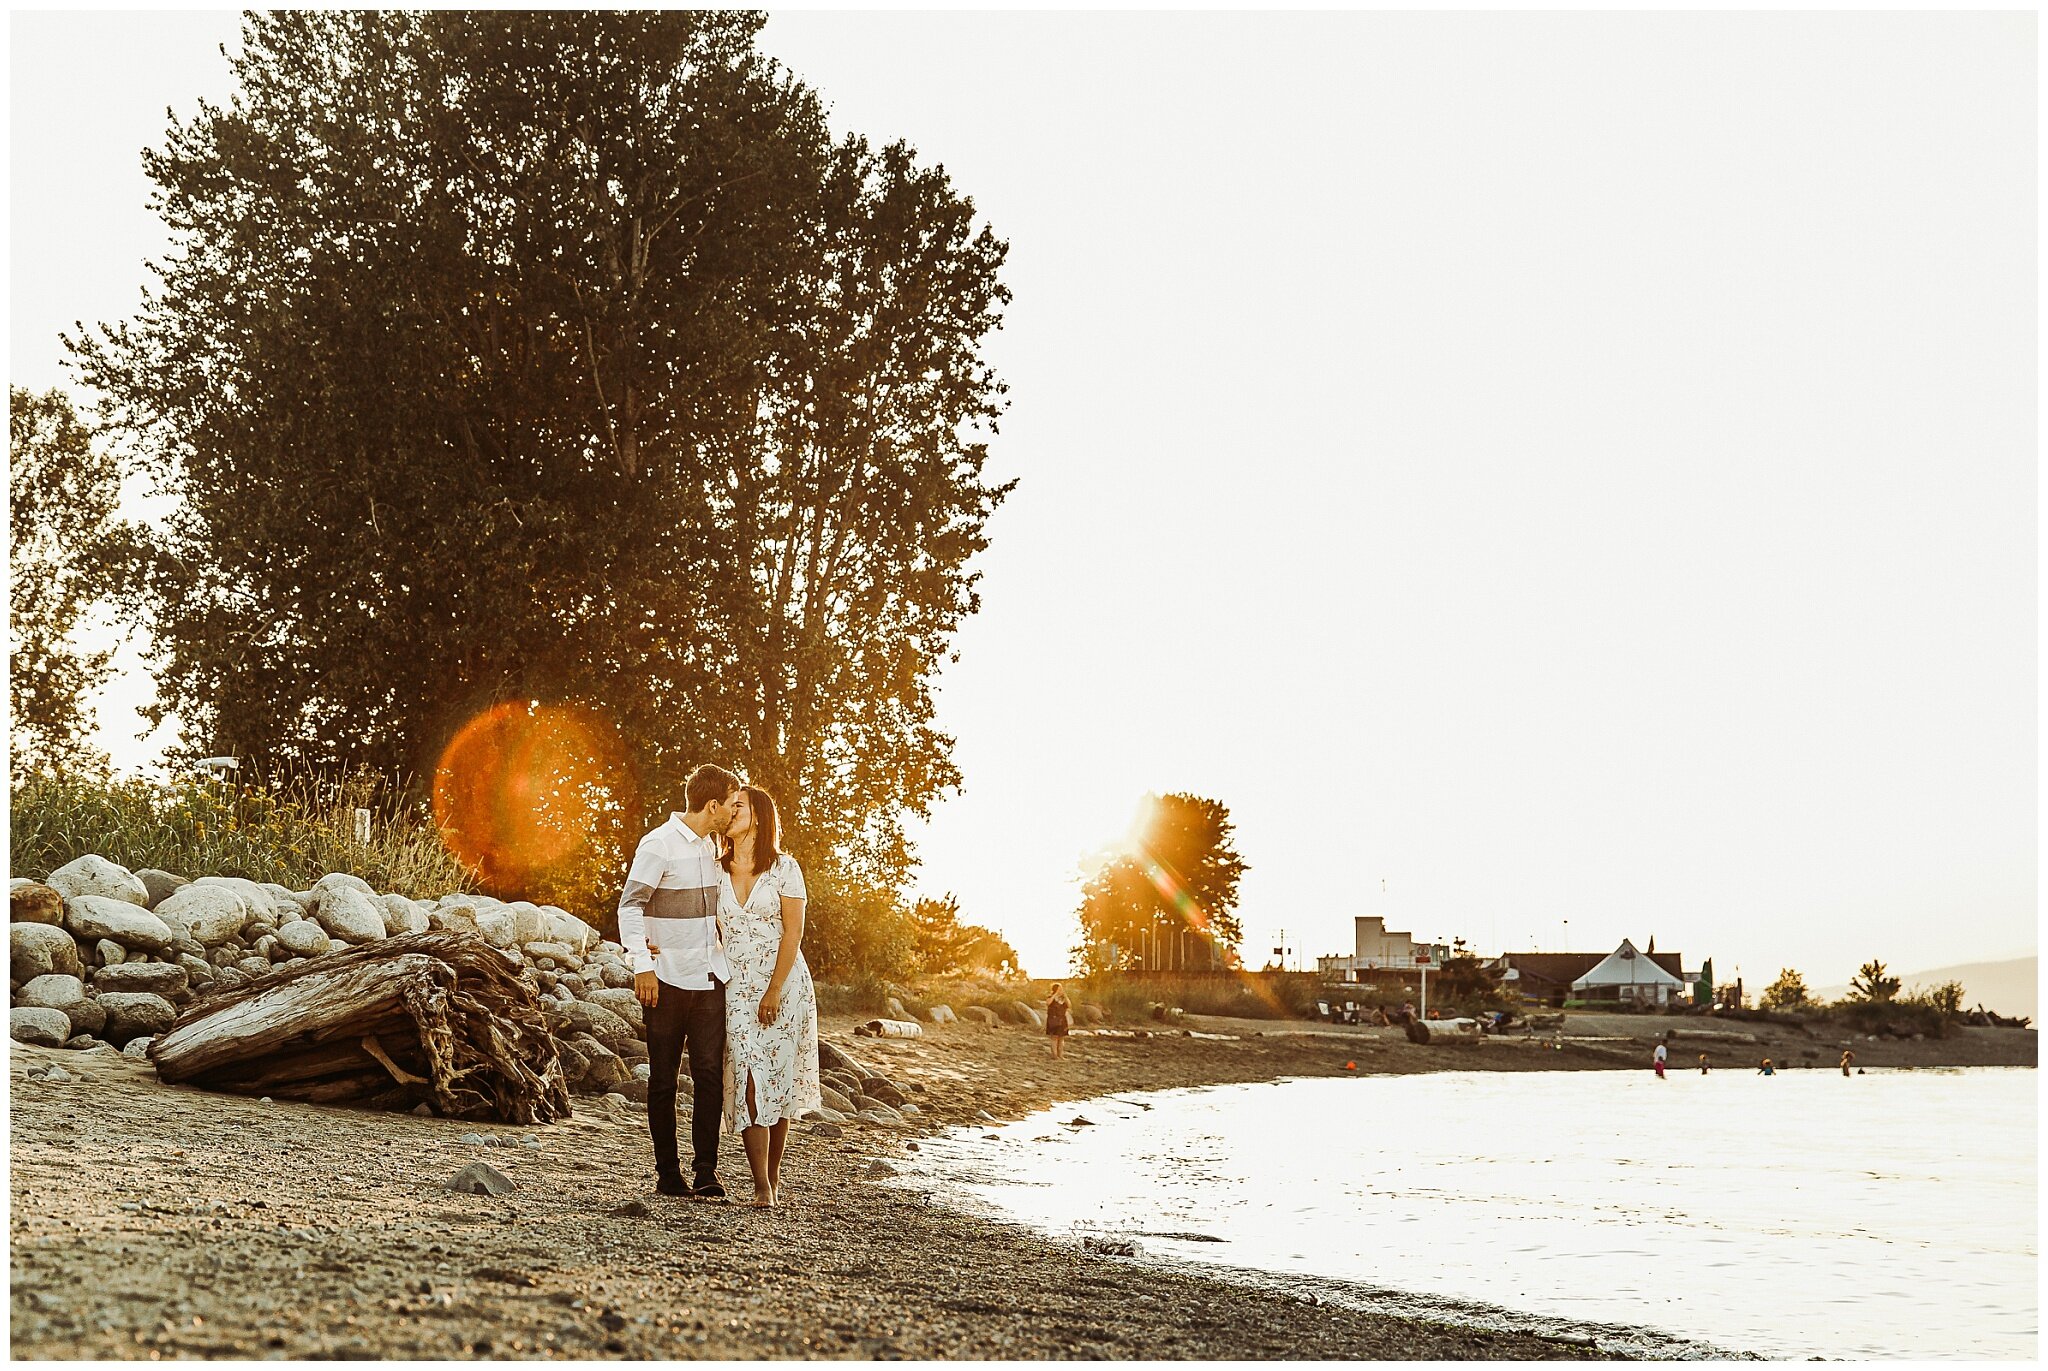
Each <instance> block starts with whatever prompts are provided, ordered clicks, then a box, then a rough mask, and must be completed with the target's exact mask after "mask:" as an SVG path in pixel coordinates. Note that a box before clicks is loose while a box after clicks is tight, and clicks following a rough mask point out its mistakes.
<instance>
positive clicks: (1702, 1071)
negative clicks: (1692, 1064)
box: [1700, 1052, 1707, 1076]
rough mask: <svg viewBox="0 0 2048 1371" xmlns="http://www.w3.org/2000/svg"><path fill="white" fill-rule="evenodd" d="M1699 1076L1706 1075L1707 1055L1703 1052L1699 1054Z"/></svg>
mask: <svg viewBox="0 0 2048 1371" xmlns="http://www.w3.org/2000/svg"><path fill="white" fill-rule="evenodd" d="M1700 1074H1701V1075H1702V1076H1704V1075H1706V1074H1707V1054H1706V1053H1704V1052H1702V1053H1700Z"/></svg>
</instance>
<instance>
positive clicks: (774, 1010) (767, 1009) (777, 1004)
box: [754, 985, 782, 1024]
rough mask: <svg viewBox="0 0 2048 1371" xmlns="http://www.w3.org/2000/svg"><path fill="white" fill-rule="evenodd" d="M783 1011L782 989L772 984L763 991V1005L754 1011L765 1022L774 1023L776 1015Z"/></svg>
mask: <svg viewBox="0 0 2048 1371" xmlns="http://www.w3.org/2000/svg"><path fill="white" fill-rule="evenodd" d="M781 1012H782V991H781V989H780V988H779V987H776V986H772V985H771V986H769V987H768V989H767V990H765V991H764V992H762V995H761V1007H760V1008H759V1009H756V1010H755V1011H754V1017H755V1018H757V1019H759V1020H760V1021H761V1022H762V1023H764V1024H772V1023H774V1022H775V1016H776V1015H778V1014H780V1013H781Z"/></svg>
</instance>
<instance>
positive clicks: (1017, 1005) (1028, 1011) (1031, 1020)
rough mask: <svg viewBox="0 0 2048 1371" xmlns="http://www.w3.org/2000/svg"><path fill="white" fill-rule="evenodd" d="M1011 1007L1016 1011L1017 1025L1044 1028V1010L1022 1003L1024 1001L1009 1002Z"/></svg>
mask: <svg viewBox="0 0 2048 1371" xmlns="http://www.w3.org/2000/svg"><path fill="white" fill-rule="evenodd" d="M1011 1007H1012V1008H1013V1009H1015V1010H1016V1011H1017V1015H1018V1022H1019V1023H1022V1024H1025V1025H1027V1026H1028V1027H1031V1028H1043V1027H1045V1011H1044V1010H1042V1009H1039V1008H1037V1007H1036V1006H1034V1005H1028V1004H1026V1003H1024V1001H1022V1000H1013V1001H1011Z"/></svg>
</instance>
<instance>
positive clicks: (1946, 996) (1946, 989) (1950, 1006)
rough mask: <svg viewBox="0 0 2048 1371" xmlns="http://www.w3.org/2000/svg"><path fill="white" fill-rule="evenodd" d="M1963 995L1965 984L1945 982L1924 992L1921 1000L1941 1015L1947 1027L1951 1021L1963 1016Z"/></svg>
mask: <svg viewBox="0 0 2048 1371" xmlns="http://www.w3.org/2000/svg"><path fill="white" fill-rule="evenodd" d="M1963 995H1964V991H1963V983H1962V982H1961V981H1943V982H1942V983H1941V984H1940V985H1937V986H1933V987H1931V988H1929V989H1928V990H1925V991H1923V992H1922V993H1921V995H1920V999H1921V1001H1922V1002H1923V1003H1925V1004H1926V1005H1928V1006H1929V1007H1930V1008H1932V1009H1933V1010H1934V1011H1935V1012H1936V1013H1937V1014H1939V1015H1941V1018H1942V1023H1943V1024H1944V1025H1946V1024H1948V1023H1949V1022H1950V1021H1952V1020H1954V1019H1957V1018H1960V1017H1961V1016H1962V1012H1963Z"/></svg>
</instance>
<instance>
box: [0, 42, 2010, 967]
mask: <svg viewBox="0 0 2048 1371" xmlns="http://www.w3.org/2000/svg"><path fill="white" fill-rule="evenodd" d="M10 31H11V38H12V53H11V59H10V61H11V72H10V75H11V79H12V92H13V93H12V98H11V106H12V108H11V115H12V127H11V135H10V139H11V154H12V159H11V167H12V170H11V187H10V201H9V203H10V231H11V249H10V255H9V270H10V288H11V294H10V312H9V329H10V370H9V376H10V379H11V380H13V381H14V382H16V383H20V384H26V385H30V386H33V387H37V388H41V387H44V386H48V385H52V384H62V383H64V382H65V380H66V377H65V375H64V373H63V371H62V369H61V367H60V365H59V363H60V357H61V349H60V347H59V345H58V343H57V332H58V330H59V329H60V328H63V327H66V326H68V325H69V323H70V321H72V320H73V319H84V320H88V321H92V320H114V319H119V318H121V317H123V316H124V315H126V314H128V313H131V312H132V311H133V309H134V307H135V304H136V302H137V300H138V298H139V294H140V291H141V290H142V288H143V286H144V284H145V282H146V280H147V276H146V273H145V271H144V269H143V262H144V261H145V260H146V259H147V258H149V257H151V256H154V255H158V254H160V253H161V252H162V251H163V249H164V246H165V244H166V241H167V240H166V238H165V236H164V234H163V231H162V229H161V227H160V226H159V225H158V224H157V223H156V221H155V220H154V219H153V218H152V216H151V215H150V214H149V212H148V210H147V207H146V198H147V193H148V187H147V183H146V181H145V179H144V177H143V176H142V173H141V169H140V163H139V157H138V154H139V152H140V150H141V149H142V148H143V147H144V146H146V145H149V144H151V143H154V142H157V141H160V139H161V136H162V133H163V128H164V123H165V111H166V109H167V108H172V109H176V110H178V111H179V112H180V113H184V112H188V111H189V110H191V108H192V107H193V106H194V104H195V102H196V101H197V100H198V99H199V98H200V97H202V96H203V97H208V98H214V99H220V98H224V97H225V95H226V94H227V93H228V90H229V81H228V74H227V65H226V62H225V60H224V59H223V58H222V57H221V56H220V54H219V52H218V51H217V45H218V44H220V43H222V42H227V43H229V44H230V45H232V44H233V42H234V37H235V33H236V22H235V19H234V17H233V16H232V15H231V14H228V13H218V14H180V13H170V12H161V13H151V14H132V13H124V14H62V15H50V14H16V15H14V16H13V17H12V19H11V21H10ZM762 42H763V47H764V48H765V50H766V51H767V52H769V53H770V54H771V55H773V56H775V57H776V58H778V59H779V60H781V61H783V62H785V63H786V64H787V65H788V66H789V67H791V68H792V69H793V70H794V71H796V72H797V73H798V74H799V75H801V76H802V77H803V78H804V79H805V80H807V81H808V82H810V83H811V84H812V85H813V86H815V87H816V88H817V89H819V90H820V91H821V92H822V93H823V95H824V97H825V99H826V100H827V102H828V104H829V105H830V107H831V109H832V116H833V124H834V127H835V129H838V130H842V131H847V130H851V131H858V132H861V133H863V134H865V135H867V136H868V137H869V138H870V139H872V140H888V139H894V138H899V137H900V138H903V139H905V140H907V141H909V142H910V143H911V144H913V145H914V146H916V147H917V148H918V149H919V150H920V152H921V154H922V155H923V157H924V158H926V159H927V160H929V161H935V162H939V163H942V164H943V165H944V166H945V167H946V169H947V170H948V172H949V173H950V174H951V175H952V177H953V178H954V181H955V183H956V184H957V185H958V186H959V187H960V188H961V189H962V190H963V191H965V192H966V193H967V194H969V195H971V196H972V197H973V199H974V201H975V204H976V206H977V208H978V210H979V212H980V213H981V214H982V215H983V216H984V217H985V219H986V221H987V222H989V223H990V224H992V225H993V226H994V227H995V229H996V231H997V232H998V233H999V234H1001V235H1002V236H1004V237H1005V238H1007V239H1008V241H1009V243H1010V246H1011V255H1010V259H1009V266H1008V269H1007V272H1006V279H1007V280H1008V282H1009V284H1010V286H1011V287H1012V289H1013V290H1014V292H1015V295H1016V299H1015V303H1014V305H1013V306H1012V308H1011V311H1010V314H1009V317H1008V320H1007V322H1006V325H1005V327H1004V329H1003V330H1002V331H1001V332H1000V333H998V334H996V335H995V336H994V337H993V338H992V339H991V340H990V342H989V346H988V355H989V357H990V358H991V360H992V361H993V362H994V364H995V365H996V366H997V367H998V369H999V370H1000V371H1001V373H1002V375H1003V377H1004V379H1005V380H1006V381H1007V382H1008V383H1009V385H1010V387H1011V391H1012V400H1013V408H1012V410H1011V412H1010V414H1009V415H1008V416H1007V417H1006V419H1005V421H1004V423H1003V430H1002V435H1001V437H1000V438H999V439H998V440H997V441H996V444H995V446H994V451H993V466H994V475H996V476H997V477H998V478H1006V477H1011V476H1014V477H1016V478H1018V481H1019V484H1018V487H1017V489H1016V491H1015V493H1014V494H1013V495H1012V496H1011V497H1010V498H1009V500H1008V501H1007V502H1006V503H1005V504H1004V505H1003V507H1002V508H1001V509H1000V510H999V511H998V512H997V514H996V515H995V517H994V519H993V520H992V522H991V524H990V527H989V535H990V539H991V545H990V547H989V549H988V551H987V552H986V553H985V554H984V555H983V556H982V558H981V559H980V561H979V562H978V568H979V570H980V571H981V573H982V576H983V579H982V581H981V585H980V591H981V595H982V609H981V612H980V613H979V614H978V615H976V616H975V617H974V618H973V619H971V620H970V621H969V622H968V623H967V624H966V625H965V627H964V628H963V629H962V631H961V632H960V634H959V636H958V639H957V647H958V651H959V660H958V661H957V662H955V663H953V664H951V665H949V666H947V667H946V669H945V671H944V674H943V675H942V676H941V678H940V682H939V687H938V714H939V723H940V724H941V726H942V727H944V728H945V729H947V730H948V731H949V732H950V733H952V734H953V735H954V736H955V738H956V739H957V749H956V758H957V760H958V762H959V764H960V766H961V768H962V771H963V772H964V775H965V778H966V779H965V784H964V786H963V788H962V790H961V791H960V793H959V794H957V795H955V796H952V797H949V798H947V799H946V800H945V801H943V802H942V803H941V804H940V806H939V807H938V808H937V810H936V811H935V814H934V817H933V819H932V820H931V822H930V823H929V824H928V825H920V826H919V829H918V835H917V836H918V842H919V849H920V852H921V853H922V855H923V859H924V865H923V870H922V873H921V876H920V882H919V886H920V889H921V890H922V891H923V892H925V893H938V892H942V891H951V892H954V893H956V894H957V895H958V896H959V897H960V899H961V902H962V904H963V907H964V910H965V913H966V916H967V917H968V918H970V919H972V920H975V921H977V922H981V923H985V924H988V925H990V926H992V927H995V928H996V929H998V930H999V931H1001V932H1002V933H1003V934H1004V935H1005V936H1006V937H1008V938H1009V940H1010V941H1011V942H1012V943H1013V944H1014V945H1015V946H1016V947H1017V948H1018V950H1019V951H1020V953H1021V954H1022V956H1023V958H1024V961H1025V964H1026V966H1027V967H1028V968H1029V969H1030V970H1031V971H1033V972H1034V973H1037V974H1047V975H1050V974H1060V973H1061V972H1062V971H1063V970H1064V968H1065V956H1066V952H1067V949H1068V948H1069V946H1070V945H1071V944H1072V943H1073V942H1074V940H1075V932H1076V924H1075V919H1074V908H1075V904H1076V897H1077V878H1078V872H1079V868H1080V863H1081V861H1082V859H1083V858H1084V856H1085V855H1086V854H1088V853H1089V852H1091V851H1092V850H1095V849H1097V848H1099V847H1100V846H1101V845H1102V844H1104V843H1106V842H1108V841H1110V840H1112V839H1113V838H1115V837H1116V836H1117V835H1119V834H1121V833H1122V832H1123V831H1124V829H1125V827H1126V825H1127V824H1128V823H1129V821H1130V819H1131V817H1132V814H1133V812H1134V809H1135V807H1136V805H1137V803H1138V801H1139V799H1140V797H1142V796H1143V795H1145V794H1146V793H1147V792H1148V791H1153V792H1163V791H1173V790H1183V791H1193V792H1196V793H1199V794H1202V795H1206V796H1211V797H1213V798H1215V799H1218V800H1220V801H1222V802H1223V803H1224V804H1226V805H1227V806H1229V808H1230V810H1231V813H1232V816H1233V818H1234V820H1235V823H1236V839H1237V845H1238V848H1239V850H1240V852H1241V853H1242V854H1243V856H1244V858H1245V860H1246V861H1247V862H1248V863H1249V865H1250V871H1249V872H1248V874H1247V875H1246V877H1245V879H1244V882H1243V886H1242V890H1241V904H1240V909H1239V914H1240V917H1241V918H1242V919H1243V921H1244V924H1245V927H1246V930H1247V936H1246V939H1245V944H1244V951H1245V956H1246V960H1247V961H1248V962H1249V963H1250V964H1252V965H1259V964H1261V963H1263V962H1264V961H1265V960H1266V959H1267V957H1268V955H1269V954H1270V951H1271V949H1273V948H1275V947H1281V946H1285V947H1287V948H1288V949H1289V960H1290V962H1294V961H1301V962H1305V963H1307V964H1309V965H1313V958H1314V957H1315V956H1316V955H1317V954H1319V953H1331V952H1346V951H1348V950H1349V948H1350V943H1351V920H1352V919H1353V917H1354V916H1356V915H1360V914H1378V915H1382V916H1384V917H1386V918H1387V920H1388V923H1389V925H1390V926H1391V927H1394V928H1403V929H1408V930H1411V931H1413V932H1414V933H1415V934H1417V936H1418V937H1428V938H1432V939H1443V940H1449V939H1450V938H1452V937H1454V936H1462V937H1464V938H1465V939H1466V940H1467V941H1468V942H1471V943H1473V944H1475V945H1476V946H1477V947H1478V948H1479V949H1480V950H1481V951H1483V952H1488V953H1491V952H1495V951H1500V950H1504V949H1505V950H1530V949H1539V948H1540V949H1547V950H1556V949H1559V948H1567V947H1568V948H1572V949H1583V950H1602V951H1604V950H1610V949H1612V948H1613V947H1614V946H1615V945H1616V944H1618V943H1619V941H1620V940H1621V939H1622V938H1624V937H1627V938H1631V939H1634V940H1635V942H1636V943H1637V945H1638V946H1641V945H1643V944H1644V943H1645V942H1646V941H1647V940H1648V939H1649V938H1651V937H1652V936H1654V937H1655V938H1656V940H1657V945H1658V948H1659V950H1661V951H1677V952H1679V953H1681V954H1682V955H1683V956H1684V958H1685V964H1686V966H1687V967H1688V969H1690V968H1691V967H1693V966H1695V965H1697V963H1698V962H1699V961H1700V960H1701V959H1702V958H1705V957H1712V958H1713V959H1714V962H1715V968H1716V972H1717V977H1718V978H1719V979H1722V980H1726V979H1729V978H1730V977H1731V976H1733V975H1734V974H1736V972H1737V971H1738V969H1739V971H1740V974H1742V976H1743V977H1744V978H1745V980H1747V981H1748V982H1749V983H1750V984H1751V986H1752V988H1753V989H1754V988H1760V987H1761V985H1762V984H1763V983H1765V982H1767V981H1768V980H1769V979H1770V978H1771V977H1772V976H1774V975H1775V974H1776V972H1777V970H1778V969H1779V968H1781V967H1788V966H1789V967H1796V968H1798V969H1800V970H1801V971H1802V972H1803V973H1804V974H1805V977H1806V980H1807V983H1808V984H1809V985H1819V984H1826V983H1836V982H1845V981H1847V980H1848V978H1849V976H1850V975H1851V974H1852V973H1853V971H1854V970H1855V968H1856V966H1857V965H1858V964H1859V963H1861V962H1863V961H1865V960H1867V959H1869V958H1871V957H1878V958H1880V959H1882V960H1884V961H1886V962H1888V963H1890V964H1891V965H1892V966H1894V967H1895V968H1897V969H1901V970H1908V969H1914V968H1921V967H1933V966H1942V965H1950V964H1954V963H1958V962H1964V961H1982V960H1991V959H1996V958H2001V957H2009V956H2019V955H2030V954H2032V953H2033V951H2034V950H2035V941H2036V940H2035V926H2036V897H2037V880H2038V876H2037V866H2036V834H2037V831H2038V827H2037V805H2038V785H2037V770H2036V768H2037V736H2036V727H2037V723H2036V707H2037V686H2038V681H2037V674H2036V673H2037V639H2036V633H2037V630H2038V603H2037V584H2038V582H2037V563H2036V527H2037V514H2038V490H2037V485H2036V467H2035V453H2036V432H2035V403H2036V399H2035V378H2036V373H2037V352H2036V348H2037V320H2036V314H2035V309H2036V296H2037V284H2038V283H2037V278H2036V247H2037V241H2036V237H2037V224H2036V217H2035V214H2036V208H2035V207H2036V146H2035V136H2036V135H2035V127H2036V126H2035V112H2034V100H2035V81H2036V73H2035V52H2036V38H2035V20H2034V17H2033V16H2032V15H2030V14H2023V13H2009V14H1995V13H1992V14H1945V15H1944V14H1933V15H1930V14H1906V13H1878V14H1759V13H1725V14H1718V15H1697V14H1692V15H1687V14H1675V13H1670V14H1652V13H1637V14H1628V13H1581V14H1568V15H1538V14H1502V13H1491V14H1476V13H1474V14H1435V15H1430V14H1421V15H1418V14H1400V13H1378V14H1292V15H1245V14H1219V13H1209V14H1092V15H1090V14H1057V13H1044V14H999V13H888V14H860V13H850V12H837V13H777V14H775V15H774V16H773V17H772V18H771V20H770V22H769V24H768V27H767V29H766V32H765V34H764V36H763V40H762ZM81 94H89V96H90V98H89V99H82V98H80V97H81ZM52 111H61V117H60V118H53V117H52V114H51V112H52ZM120 661H121V664H122V666H123V668H124V674H123V678H122V679H121V681H119V682H118V683H117V684H116V686H115V687H114V688H113V689H111V690H110V691H109V692H108V694H107V698H106V699H105V700H104V701H103V708H102V726H103V733H102V742H103V745H105V746H108V747H110V748H111V749H112V750H113V752H114V755H115V757H116V761H117V764H120V765H124V766H129V767H139V766H142V765H145V764H147V763H148V762H149V761H150V760H151V759H152V758H153V757H154V755H155V743H154V741H151V742H137V741H136V740H135V739H134V737H133V735H134V734H135V732H136V730H137V728H138V727H139V726H140V722H139V720H138V719H137V718H136V716H135V713H134V711H135V707H136V705H137V704H138V703H139V702H140V701H141V700H143V699H145V698H146V697H147V695H148V692H149V686H148V682H147V679H146V674H145V673H144V672H143V671H142V670H141V668H140V667H139V665H138V662H137V658H136V654H135V652H134V651H133V650H132V649H130V650H128V651H126V652H124V653H123V655H122V657H121V659H120Z"/></svg>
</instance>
